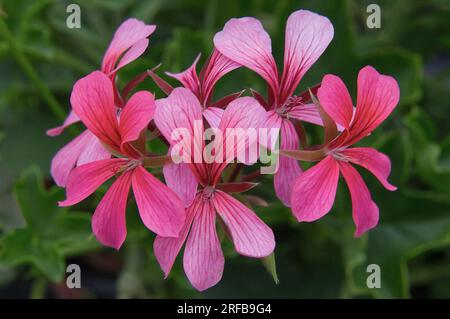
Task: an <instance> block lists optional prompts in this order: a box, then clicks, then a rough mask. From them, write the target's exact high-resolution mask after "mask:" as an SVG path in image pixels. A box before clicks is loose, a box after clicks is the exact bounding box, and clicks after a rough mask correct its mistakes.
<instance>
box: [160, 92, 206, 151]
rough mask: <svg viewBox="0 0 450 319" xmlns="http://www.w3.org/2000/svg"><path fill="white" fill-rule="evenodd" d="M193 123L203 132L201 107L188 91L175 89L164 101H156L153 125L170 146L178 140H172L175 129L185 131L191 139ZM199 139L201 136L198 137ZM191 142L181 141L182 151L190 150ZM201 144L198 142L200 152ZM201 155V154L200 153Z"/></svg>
mask: <svg viewBox="0 0 450 319" xmlns="http://www.w3.org/2000/svg"><path fill="white" fill-rule="evenodd" d="M194 122H197V123H198V124H200V125H199V129H200V131H203V115H202V107H201V105H200V102H199V101H198V99H197V97H196V96H195V95H194V94H193V93H192V92H191V91H189V90H188V89H185V88H175V89H174V90H173V91H172V93H171V94H170V95H169V96H168V97H167V98H165V99H159V100H157V101H156V111H155V123H156V126H157V127H158V129H159V130H160V131H161V133H162V134H163V135H164V137H165V138H166V140H167V141H168V142H169V143H170V144H171V145H173V144H176V143H177V142H178V140H174V139H173V138H172V133H173V132H174V131H175V130H176V129H185V130H186V133H188V134H189V136H190V137H191V139H192V137H193V136H196V135H194ZM200 137H201V136H200ZM190 142H192V140H191V141H184V140H183V141H181V144H182V146H183V148H184V149H186V150H188V151H190V150H191V147H192V145H191V143H190ZM201 145H202V143H201V142H200V141H199V144H198V147H199V148H200V150H202V149H203V147H201ZM200 154H201V153H200Z"/></svg>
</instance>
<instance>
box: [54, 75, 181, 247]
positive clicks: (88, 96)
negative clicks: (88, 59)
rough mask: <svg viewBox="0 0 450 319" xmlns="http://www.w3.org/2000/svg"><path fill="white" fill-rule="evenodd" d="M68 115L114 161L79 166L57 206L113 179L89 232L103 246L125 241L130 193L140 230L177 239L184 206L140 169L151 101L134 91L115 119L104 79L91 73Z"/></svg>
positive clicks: (110, 88)
mask: <svg viewBox="0 0 450 319" xmlns="http://www.w3.org/2000/svg"><path fill="white" fill-rule="evenodd" d="M70 102H71V105H72V107H73V111H74V112H75V114H77V116H78V117H79V118H80V120H81V121H82V122H83V124H84V125H85V126H86V127H87V128H88V130H89V131H90V132H92V134H93V135H94V136H95V137H96V138H98V140H99V141H100V142H101V143H102V144H103V145H104V146H105V148H106V149H108V150H109V151H110V152H111V153H112V154H114V155H116V156H117V158H110V159H103V160H99V161H93V162H90V163H87V164H83V165H80V166H78V167H76V168H75V169H73V170H72V172H71V173H70V176H69V179H68V182H67V185H66V191H67V199H66V200H64V201H62V202H60V206H70V205H74V204H76V203H78V202H80V201H82V200H83V199H85V198H86V197H88V196H89V195H90V194H92V193H93V192H94V191H95V190H96V189H97V188H98V187H99V186H100V185H102V184H103V183H104V182H105V181H106V180H108V179H110V178H111V177H113V176H117V179H116V180H115V181H114V182H113V184H112V185H111V187H110V188H109V190H108V191H107V192H106V194H105V196H104V197H103V198H102V200H101V201H100V203H99V205H98V206H97V208H96V210H95V213H94V216H93V218H92V230H93V233H94V234H95V236H96V237H97V239H98V240H99V241H100V242H101V243H102V244H104V245H106V246H110V247H114V248H116V249H119V248H120V246H121V245H122V243H123V242H124V240H125V237H126V233H127V230H126V222H125V211H126V203H127V198H128V193H129V189H130V188H131V187H132V188H133V192H134V197H135V199H136V203H137V206H138V209H139V213H140V216H141V219H142V221H143V223H144V224H145V226H146V227H147V228H149V229H150V230H152V231H153V232H155V233H157V234H159V235H162V236H171V237H176V236H178V234H179V232H180V230H181V228H182V227H183V224H184V219H185V212H184V206H183V203H182V202H181V200H180V199H179V198H178V196H177V195H176V194H175V193H174V192H173V191H172V190H171V189H170V188H169V187H167V186H166V185H164V184H163V183H162V182H160V181H159V180H158V179H157V178H155V177H154V176H153V175H152V174H150V173H149V172H147V170H146V169H145V168H144V167H143V165H144V163H145V161H147V160H148V159H150V160H151V158H148V157H146V154H145V153H146V152H145V136H144V135H142V134H141V133H142V131H143V130H145V129H146V128H147V126H148V124H149V122H150V121H151V120H152V118H153V114H154V110H155V101H154V98H153V95H152V94H151V93H149V92H146V91H139V92H137V93H135V94H134V95H132V96H131V98H130V99H129V100H128V102H127V103H126V105H125V106H124V107H123V109H121V112H120V115H118V110H119V109H118V108H117V107H116V103H115V101H114V86H113V84H112V82H111V80H110V78H108V76H107V75H106V74H104V73H102V72H100V71H95V72H93V73H91V74H89V75H88V76H86V77H84V78H82V79H81V80H79V81H77V82H76V83H75V85H74V88H73V91H72V95H71V98H70Z"/></svg>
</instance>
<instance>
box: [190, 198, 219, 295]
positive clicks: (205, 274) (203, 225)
mask: <svg viewBox="0 0 450 319" xmlns="http://www.w3.org/2000/svg"><path fill="white" fill-rule="evenodd" d="M198 202H199V207H198V208H197V213H196V216H195V218H194V222H193V223H192V227H191V232H190V234H189V238H188V240H187V242H186V247H185V249H184V256H183V266H184V271H185V273H186V276H187V277H188V279H189V281H190V282H191V284H192V286H194V287H195V289H197V290H199V291H203V290H206V289H208V288H210V287H212V286H214V285H215V284H217V283H218V282H219V281H220V279H221V278H222V273H223V267H224V264H225V259H224V257H223V253H222V247H220V242H219V238H218V237H217V231H216V212H215V211H214V206H213V204H212V203H211V201H209V200H205V201H203V200H199V201H198Z"/></svg>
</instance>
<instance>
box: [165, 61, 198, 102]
mask: <svg viewBox="0 0 450 319" xmlns="http://www.w3.org/2000/svg"><path fill="white" fill-rule="evenodd" d="M199 59H200V54H199V55H197V57H196V58H195V60H194V62H193V63H192V65H191V66H190V67H189V68H187V69H186V70H185V71H183V72H180V73H170V72H166V74H167V75H168V76H170V77H172V78H174V79H177V80H178V81H179V82H180V83H181V84H182V85H183V86H184V87H185V88H186V89H188V90H190V91H191V92H192V93H194V94H195V96H197V98H199V99H200V95H201V91H200V80H199V78H198V75H197V70H196V68H197V63H198V60H199Z"/></svg>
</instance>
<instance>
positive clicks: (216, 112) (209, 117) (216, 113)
mask: <svg viewBox="0 0 450 319" xmlns="http://www.w3.org/2000/svg"><path fill="white" fill-rule="evenodd" d="M223 112H224V110H223V109H219V108H218V107H208V108H206V109H205V110H204V111H203V116H204V117H205V119H206V121H208V124H209V125H210V126H211V127H219V123H220V120H221V119H222V115H223Z"/></svg>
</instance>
